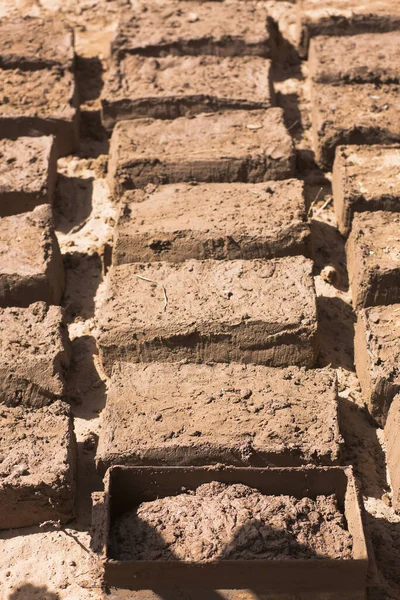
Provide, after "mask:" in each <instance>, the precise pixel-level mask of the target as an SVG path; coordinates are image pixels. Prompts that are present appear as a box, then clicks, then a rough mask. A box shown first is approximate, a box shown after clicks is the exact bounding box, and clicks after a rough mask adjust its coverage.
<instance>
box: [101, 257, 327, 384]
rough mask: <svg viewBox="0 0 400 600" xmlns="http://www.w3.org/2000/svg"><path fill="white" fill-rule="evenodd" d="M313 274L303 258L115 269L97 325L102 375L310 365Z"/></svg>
mask: <svg viewBox="0 0 400 600" xmlns="http://www.w3.org/2000/svg"><path fill="white" fill-rule="evenodd" d="M311 273H312V262H311V261H310V260H308V259H306V258H304V257H302V256H296V257H290V258H278V259H272V260H270V261H265V260H249V261H244V260H233V261H214V260H205V261H196V260H188V261H186V262H184V263H168V262H161V263H149V264H148V265H143V264H141V263H133V264H130V265H120V266H119V267H112V269H111V271H110V275H109V280H108V287H107V291H106V300H105V302H104V305H103V307H102V310H101V313H100V319H99V330H100V335H99V345H100V349H101V356H102V360H103V366H104V369H105V371H106V372H107V373H108V374H109V373H110V372H111V369H112V366H113V363H114V362H117V361H120V360H124V361H127V362H151V361H168V362H174V361H180V360H190V361H191V362H203V361H204V362H209V361H215V362H230V361H232V362H243V363H249V362H253V363H258V364H265V365H268V366H276V367H282V366H288V365H298V366H306V367H312V366H313V365H314V363H315V358H316V350H317V317H316V303H315V289H314V281H313V278H312V275H311ZM143 278H145V279H143ZM148 279H149V280H150V281H147V280H148Z"/></svg>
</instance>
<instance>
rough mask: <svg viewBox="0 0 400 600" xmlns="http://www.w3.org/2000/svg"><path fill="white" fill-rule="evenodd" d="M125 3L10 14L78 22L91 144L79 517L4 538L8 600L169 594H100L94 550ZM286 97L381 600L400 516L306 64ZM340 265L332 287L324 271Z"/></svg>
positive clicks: (324, 321)
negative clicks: (364, 377) (114, 45)
mask: <svg viewBox="0 0 400 600" xmlns="http://www.w3.org/2000/svg"><path fill="white" fill-rule="evenodd" d="M117 4H118V3H117V2H116V1H115V0H111V1H109V2H107V1H105V0H40V1H39V0H2V2H1V3H0V18H3V17H5V16H9V15H13V14H25V15H27V14H30V15H33V16H39V15H43V14H46V13H48V12H53V13H56V14H57V15H60V16H61V18H63V19H65V20H67V21H69V22H71V23H72V24H73V26H74V27H75V32H76V45H77V53H78V61H77V70H78V79H79V83H80V93H81V102H82V105H81V109H82V143H81V150H80V152H79V154H78V155H76V156H70V157H67V158H63V159H61V160H60V161H59V174H60V177H59V184H58V190H57V196H56V202H55V211H56V224H57V234H58V238H59V242H60V245H61V248H62V251H63V254H64V260H65V265H66V268H67V290H66V294H65V300H64V307H65V311H66V316H67V321H68V323H69V332H70V336H71V339H72V346H73V366H72V370H71V375H70V381H69V391H68V400H69V401H70V402H71V405H72V407H73V412H74V416H75V430H76V435H77V440H78V460H79V464H78V503H77V519H76V520H75V521H74V522H72V523H70V524H69V526H68V527H65V528H62V529H58V528H57V526H51V525H47V526H44V527H42V528H40V527H35V528H29V529H24V530H12V531H8V532H3V533H2V534H1V536H0V598H1V599H2V600H3V599H4V600H17V599H19V600H33V599H35V600H97V599H100V598H103V597H107V598H110V599H117V598H118V599H122V598H123V599H125V600H127V599H128V598H130V599H133V598H134V599H135V600H136V599H137V600H139V599H143V600H144V599H145V598H146V600H150V598H154V599H155V598H158V597H159V596H158V595H156V594H149V593H146V592H144V593H127V592H123V591H117V590H111V593H110V595H108V596H105V595H104V594H103V592H102V591H101V588H100V569H99V564H98V561H97V559H96V557H95V555H93V553H92V552H91V550H90V533H89V528H90V509H91V498H90V494H91V492H92V491H95V490H98V489H101V480H100V479H99V477H98V476H97V475H96V472H95V468H94V455H95V449H96V443H97V436H98V434H99V414H100V412H101V410H102V408H103V407H104V404H105V398H106V390H107V381H106V378H105V376H104V375H103V374H102V372H101V369H100V367H99V361H98V352H97V348H96V342H95V338H94V335H93V332H94V328H95V316H96V307H97V306H98V305H99V303H100V301H101V299H102V295H103V293H104V273H105V271H106V268H107V265H108V262H109V251H110V242H111V236H112V227H113V224H114V222H115V214H116V207H115V205H114V204H113V202H112V200H111V198H110V194H109V190H108V186H107V182H106V179H105V166H106V154H107V151H108V140H107V137H106V135H105V133H104V131H103V130H102V128H101V125H100V118H99V111H98V109H99V94H100V91H101V87H102V81H103V78H104V73H105V71H106V69H107V65H108V48H109V41H110V39H111V37H112V35H113V32H114V30H115V27H116V22H117V10H118V6H117ZM269 4H270V5H272V4H275V10H276V15H277V16H278V18H279V19H280V23H281V26H282V27H285V28H286V29H285V32H284V34H285V36H286V37H287V39H290V37H291V36H292V34H293V19H292V17H290V16H289V17H288V13H283V12H282V6H283V5H284V4H285V5H286V7H289V5H288V4H287V3H284V2H276V3H272V2H269ZM275 80H276V83H275V86H276V90H277V91H278V92H279V94H278V101H279V103H280V105H281V106H282V107H283V108H284V109H285V117H286V124H287V126H288V127H289V128H290V131H291V133H292V135H293V137H294V139H295V142H296V146H297V148H298V150H299V161H298V162H299V168H300V172H299V176H301V177H303V178H304V180H305V182H306V190H307V199H308V203H309V205H311V204H312V205H313V206H312V209H311V211H310V218H311V226H312V231H313V237H314V245H315V259H316V263H315V283H316V288H317V293H318V309H319V319H320V335H321V351H320V366H325V365H328V364H330V365H331V366H332V367H334V368H336V369H337V372H338V376H339V382H340V416H341V426H342V432H343V436H344V438H345V441H346V456H345V461H346V463H349V464H353V465H354V467H355V471H356V475H357V477H358V478H359V481H360V485H361V489H362V493H363V496H364V500H365V507H366V518H365V520H366V528H367V532H368V533H369V538H370V541H371V542H372V544H373V548H374V553H375V557H376V567H377V568H375V567H374V565H373V566H372V569H371V577H370V588H369V594H368V595H369V598H371V599H372V598H374V599H378V598H387V599H388V598H392V599H396V598H400V516H396V515H395V513H394V511H393V510H392V509H391V507H390V485H389V481H388V476H387V472H386V464H385V454H384V445H383V442H382V431H381V430H379V429H377V428H376V427H375V426H374V424H373V423H372V422H371V420H370V419H369V418H368V415H367V413H366V412H365V410H364V406H363V402H362V399H361V394H360V387H359V384H358V381H357V378H356V376H355V373H354V366H353V327H354V321H355V316H354V313H353V311H352V308H351V304H350V294H349V290H348V280H347V273H346V267H345V252H344V240H343V238H342V237H341V236H340V234H339V233H338V232H337V230H336V223H335V217H334V214H333V210H332V201H331V187H330V174H323V173H321V172H320V171H318V170H317V169H316V168H315V165H313V162H312V154H311V152H310V149H311V141H310V135H309V128H310V112H309V108H310V107H309V97H308V84H307V68H306V65H303V66H302V67H300V66H299V65H296V64H292V65H290V64H289V65H288V64H285V65H281V66H280V67H278V68H277V69H276V74H275ZM326 266H333V267H334V269H335V271H334V275H335V279H334V281H333V282H332V283H330V282H329V281H327V280H326V279H328V277H327V276H326V275H325V271H324V267H326ZM215 597H216V598H233V597H235V599H236V600H238V599H239V598H240V600H242V599H243V600H244V599H246V600H253V598H255V597H256V596H255V595H254V594H253V593H251V592H249V593H246V592H239V593H237V594H236V595H235V594H233V593H232V592H226V593H223V592H220V593H218V594H217V593H216V594H215Z"/></svg>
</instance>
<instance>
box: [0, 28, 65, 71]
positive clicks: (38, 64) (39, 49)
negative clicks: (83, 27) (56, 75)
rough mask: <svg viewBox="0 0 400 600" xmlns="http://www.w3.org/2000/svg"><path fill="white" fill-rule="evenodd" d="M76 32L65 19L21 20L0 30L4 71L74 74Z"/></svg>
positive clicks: (0, 57) (0, 60)
mask: <svg viewBox="0 0 400 600" xmlns="http://www.w3.org/2000/svg"><path fill="white" fill-rule="evenodd" d="M74 56H75V54H74V32H73V29H72V28H71V27H69V26H68V25H67V24H66V23H65V21H63V19H40V18H30V17H26V18H22V19H21V18H18V19H10V20H7V21H3V22H2V24H1V26H0V68H1V69H23V70H27V71H29V70H34V69H44V68H46V67H53V66H59V67H61V68H62V69H65V70H72V68H73V64H74Z"/></svg>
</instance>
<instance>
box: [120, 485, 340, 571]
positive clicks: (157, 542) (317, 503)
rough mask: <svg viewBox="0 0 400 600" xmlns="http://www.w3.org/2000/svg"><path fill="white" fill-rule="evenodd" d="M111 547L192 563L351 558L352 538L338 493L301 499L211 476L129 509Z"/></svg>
mask: <svg viewBox="0 0 400 600" xmlns="http://www.w3.org/2000/svg"><path fill="white" fill-rule="evenodd" d="M300 515H302V518H301V519H299V516H300ZM110 555H111V556H112V558H114V559H116V560H121V561H122V560H135V561H136V560H144V561H151V560H159V561H177V560H178V561H186V562H192V563H193V562H196V563H206V562H214V561H218V560H296V559H299V558H301V559H304V558H310V559H311V558H314V557H316V556H318V557H319V558H333V559H341V560H349V559H351V558H352V539H351V535H350V533H349V532H348V530H347V529H346V524H345V520H344V516H343V514H342V513H341V512H340V511H339V509H338V506H337V501H336V498H335V496H334V495H331V496H317V498H316V499H315V500H314V499H312V498H307V497H305V498H301V499H300V500H299V499H298V498H294V497H293V496H283V495H280V496H266V495H264V494H261V493H260V492H259V491H258V490H257V489H255V488H251V487H249V486H246V485H243V484H241V483H236V484H232V485H229V484H226V483H220V482H218V481H213V482H211V483H204V484H203V485H200V486H199V487H198V488H196V489H195V490H191V491H189V492H182V493H181V494H178V495H177V496H166V497H165V498H159V499H157V500H152V501H149V502H142V503H141V504H139V505H138V506H137V507H136V508H135V509H133V510H132V511H130V512H126V513H124V514H123V515H122V516H121V517H119V518H118V519H117V520H116V521H115V522H114V523H113V525H112V528H111V549H110Z"/></svg>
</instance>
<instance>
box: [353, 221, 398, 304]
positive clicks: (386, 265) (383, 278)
mask: <svg viewBox="0 0 400 600" xmlns="http://www.w3.org/2000/svg"><path fill="white" fill-rule="evenodd" d="M346 254H347V267H348V270H349V278H350V285H351V289H352V298H353V306H354V307H355V308H356V309H359V308H366V307H367V306H376V305H379V304H394V303H395V302H400V214H396V213H390V212H383V211H377V212H363V213H359V214H357V215H356V216H355V217H354V219H353V228H352V231H351V234H350V236H349V239H348V241H347V246H346Z"/></svg>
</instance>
